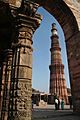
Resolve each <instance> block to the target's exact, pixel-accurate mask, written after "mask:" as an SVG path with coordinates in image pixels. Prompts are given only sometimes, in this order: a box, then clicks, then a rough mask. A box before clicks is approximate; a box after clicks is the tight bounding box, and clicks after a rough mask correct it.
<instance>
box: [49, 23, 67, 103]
mask: <svg viewBox="0 0 80 120" xmlns="http://www.w3.org/2000/svg"><path fill="white" fill-rule="evenodd" d="M51 32H52V36H51V49H50V51H51V65H50V66H49V68H50V93H51V94H52V95H54V94H56V95H57V96H58V97H59V98H60V99H62V98H63V99H64V101H65V103H67V102H68V100H67V99H68V98H67V87H66V81H65V77H64V65H63V64H62V59H61V48H60V46H59V41H58V39H59V37H58V33H57V29H56V26H55V24H52V30H51Z"/></svg>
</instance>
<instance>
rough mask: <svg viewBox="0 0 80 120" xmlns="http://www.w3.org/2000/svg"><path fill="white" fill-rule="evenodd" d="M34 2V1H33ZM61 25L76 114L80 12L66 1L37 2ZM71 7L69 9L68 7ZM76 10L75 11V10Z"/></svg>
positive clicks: (79, 89) (78, 103)
mask: <svg viewBox="0 0 80 120" xmlns="http://www.w3.org/2000/svg"><path fill="white" fill-rule="evenodd" d="M33 1H34V0H33ZM35 2H38V3H39V4H40V5H41V6H43V8H45V9H46V10H47V11H48V12H49V13H50V14H51V15H53V16H54V17H55V18H56V19H57V21H58V22H59V24H60V25H61V27H62V29H63V31H64V36H65V42H66V48H67V56H68V65H69V75H70V83H71V91H72V95H73V105H74V107H73V109H74V112H77V111H78V112H80V95H79V94H80V79H79V77H80V71H79V69H80V49H79V46H80V44H79V41H80V40H79V37H80V31H79V27H80V26H79V17H78V16H79V14H80V13H79V12H78V9H76V6H74V4H73V3H71V2H72V1H71V2H69V1H68V0H66V1H65V2H64V1H62V0H59V1H58V0H50V1H49V0H43V1H41V0H38V1H37V0H35ZM68 6H69V7H68ZM73 8H74V9H75V10H74V9H73Z"/></svg>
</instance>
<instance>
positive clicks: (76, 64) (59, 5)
mask: <svg viewBox="0 0 80 120" xmlns="http://www.w3.org/2000/svg"><path fill="white" fill-rule="evenodd" d="M12 1H13V2H14V3H15V2H16V1H17V0H15V1H14V0H9V2H12ZM32 1H33V2H38V3H39V4H40V5H41V6H43V7H44V8H45V9H46V10H47V11H48V12H49V13H50V14H52V15H53V16H54V17H55V18H56V19H57V20H58V22H59V23H60V25H61V27H62V29H63V31H64V35H65V39H66V40H65V42H66V47H67V56H68V64H69V73H70V82H71V90H72V95H73V106H74V107H73V109H74V112H80V79H79V78H80V71H79V70H80V48H79V47H80V42H79V41H80V40H79V39H80V31H79V27H80V26H79V22H78V20H79V14H80V13H79V11H78V9H77V10H76V11H74V10H73V7H74V5H73V4H72V5H73V6H72V8H71V7H70V6H68V5H71V2H69V1H68V0H65V2H64V1H62V0H32ZM28 5H29V4H28ZM4 6H5V5H4ZM8 8H9V6H8ZM15 9H17V8H15V6H12V8H11V7H10V10H11V11H10V14H8V13H7V15H8V16H11V15H12V14H13V15H12V16H11V18H9V19H8V21H9V20H10V19H11V20H10V23H11V22H12V20H13V23H14V24H12V26H11V25H10V24H9V25H10V26H11V28H14V31H15V34H13V35H12V37H13V38H14V39H12V38H11V39H10V40H13V41H12V42H14V43H15V44H11V43H10V44H8V45H7V46H6V48H7V49H8V48H9V49H11V47H9V46H10V45H12V47H13V50H14V48H15V50H14V53H16V54H14V57H13V60H14V62H13V66H11V65H12V63H11V62H10V60H12V51H11V50H7V53H6V51H5V54H6V56H7V60H6V69H7V70H6V73H8V74H7V79H5V80H7V83H8V81H9V78H10V76H11V72H12V74H14V75H13V76H11V80H12V81H11V85H12V86H11V87H12V88H14V91H13V89H12V88H11V90H12V91H11V95H12V97H13V98H10V103H11V105H10V108H9V115H10V117H11V116H15V115H14V114H15V113H16V112H15V111H16V105H14V106H13V103H14V102H15V103H16V99H17V100H18V103H17V107H20V111H19V115H20V116H19V115H18V117H19V118H15V120H17V119H19V120H22V119H24V120H25V119H27V118H28V119H29V120H31V109H30V108H31V76H32V59H31V58H32V40H31V39H32V34H33V33H34V31H35V30H36V29H37V27H38V26H39V21H38V20H39V19H40V20H41V18H40V16H36V18H33V16H32V14H33V13H32V11H30V12H31V13H30V12H29V11H28V12H29V13H27V14H25V10H24V8H22V10H23V11H21V9H19V10H20V11H17V12H20V13H21V14H15V13H14V11H15ZM1 10H2V11H3V13H5V14H3V19H4V15H6V8H5V9H3V5H2V8H1ZM30 10H32V9H30ZM7 11H9V9H7ZM11 13H12V14H11ZM15 15H16V16H17V15H18V16H17V17H15ZM28 15H30V16H28ZM14 18H17V19H16V20H17V21H16V22H15V21H14ZM37 18H38V19H37ZM77 18H78V19H77ZM5 21H6V20H4V21H2V22H3V23H5ZM0 22H1V21H0ZM26 24H27V25H26ZM13 26H15V27H13ZM7 28H8V27H7ZM4 30H5V29H4ZM1 31H2V28H1ZM3 32H4V33H5V31H3ZM13 33H14V32H13ZM8 35H9V33H8ZM27 37H28V38H27ZM24 39H26V41H24ZM6 40H7V38H6ZM27 41H28V43H27ZM8 42H11V41H8ZM2 45H3V43H2ZM4 47H5V46H4ZM10 57H11V59H8V58H10ZM23 57H24V58H26V57H27V58H28V60H26V59H25V60H24V59H19V58H23ZM16 58H17V59H16ZM29 58H30V59H29ZM1 62H2V61H1ZM3 62H4V61H3ZM17 66H18V67H17ZM3 67H5V65H3ZM11 67H12V68H13V69H12V70H11ZM14 68H15V69H14ZM25 68H26V70H25ZM9 70H10V71H9ZM15 71H17V73H18V74H15ZM21 71H23V72H21ZM24 73H25V74H24ZM13 79H15V83H14V81H13ZM17 80H18V86H17V88H15V87H16V84H17ZM23 81H24V82H23ZM26 82H27V83H26ZM26 90H27V93H26ZM5 91H6V90H5ZM8 92H9V91H8ZM4 93H6V92H4ZM16 93H18V95H20V96H16V99H15V98H14V97H15V95H16ZM13 94H14V95H13ZM3 97H4V96H3ZM19 97H20V98H21V99H19ZM13 100H14V101H13ZM5 101H6V98H5V100H4V102H5ZM6 102H7V101H6ZM3 105H4V103H3ZM14 109H15V110H14ZM12 110H13V111H14V113H13V111H12ZM22 110H23V111H22ZM4 111H5V110H3V111H2V117H3V116H4V114H5V115H6V113H5V112H4ZM24 111H25V112H24ZM7 112H8V111H7ZM20 117H22V118H20ZM9 119H10V118H9Z"/></svg>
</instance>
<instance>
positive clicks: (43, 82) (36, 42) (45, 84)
mask: <svg viewBox="0 0 80 120" xmlns="http://www.w3.org/2000/svg"><path fill="white" fill-rule="evenodd" d="M38 13H40V14H41V15H42V16H43V20H42V22H41V25H40V27H39V28H38V29H37V30H36V32H35V33H34V35H33V70H32V87H33V88H35V89H37V90H40V91H44V92H49V80H50V70H49V65H50V59H51V56H50V48H51V39H50V36H51V27H52V23H56V28H57V30H58V35H59V43H60V47H61V55H62V63H63V64H64V66H65V69H64V72H65V79H66V84H67V87H70V85H69V75H68V67H67V56H66V48H65V42H64V40H65V39H64V34H63V31H62V29H61V27H60V25H59V23H58V22H57V21H56V19H55V18H54V17H53V16H52V15H51V14H49V13H48V12H47V11H46V10H45V9H43V8H41V7H40V8H39V9H38Z"/></svg>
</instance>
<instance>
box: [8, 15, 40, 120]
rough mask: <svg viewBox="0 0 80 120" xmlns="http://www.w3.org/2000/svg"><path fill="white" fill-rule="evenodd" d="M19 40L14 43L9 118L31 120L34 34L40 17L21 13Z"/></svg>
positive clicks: (18, 19)
mask: <svg viewBox="0 0 80 120" xmlns="http://www.w3.org/2000/svg"><path fill="white" fill-rule="evenodd" d="M17 21H18V25H17V29H18V31H19V35H18V40H17V42H16V43H13V49H14V56H13V65H12V78H11V93H10V95H11V97H10V98H11V99H10V101H11V102H10V106H11V107H9V117H8V120H31V116H32V101H31V96H32V51H33V49H32V43H33V42H32V35H33V33H34V31H35V30H36V29H37V27H38V26H39V21H38V19H37V18H36V17H35V18H32V17H28V16H26V15H23V14H19V15H18V17H17Z"/></svg>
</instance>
